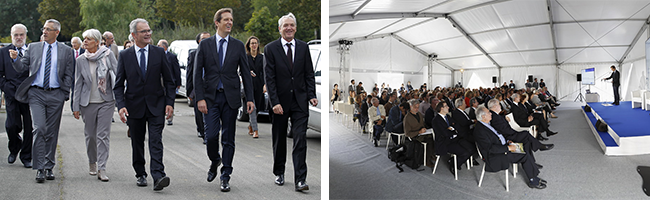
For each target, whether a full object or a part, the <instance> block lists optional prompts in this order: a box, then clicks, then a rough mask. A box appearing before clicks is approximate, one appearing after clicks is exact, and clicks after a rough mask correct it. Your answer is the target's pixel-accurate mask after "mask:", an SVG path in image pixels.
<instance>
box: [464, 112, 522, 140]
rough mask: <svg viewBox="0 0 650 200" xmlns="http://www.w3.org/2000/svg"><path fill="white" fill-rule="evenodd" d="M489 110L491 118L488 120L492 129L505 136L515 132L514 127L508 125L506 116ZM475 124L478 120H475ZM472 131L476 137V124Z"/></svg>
mask: <svg viewBox="0 0 650 200" xmlns="http://www.w3.org/2000/svg"><path fill="white" fill-rule="evenodd" d="M490 112H491V113H492V120H491V121H490V125H491V126H492V127H493V128H494V129H496V130H497V131H498V132H499V133H501V134H503V135H504V136H506V137H507V136H511V135H514V134H515V133H517V131H515V129H512V127H511V126H510V124H509V123H508V121H507V120H506V117H504V116H501V115H499V114H497V113H495V112H494V111H491V110H490ZM513 115H514V114H513ZM510 120H514V119H510ZM476 124H479V122H477V123H476ZM474 133H475V134H474V137H476V126H475V127H474Z"/></svg>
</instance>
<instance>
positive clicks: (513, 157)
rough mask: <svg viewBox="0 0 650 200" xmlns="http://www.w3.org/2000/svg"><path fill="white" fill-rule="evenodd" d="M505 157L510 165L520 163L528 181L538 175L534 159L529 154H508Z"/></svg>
mask: <svg viewBox="0 0 650 200" xmlns="http://www.w3.org/2000/svg"><path fill="white" fill-rule="evenodd" d="M507 156H508V160H510V162H511V163H521V167H522V168H524V172H525V173H526V177H528V179H531V178H535V177H537V175H538V174H539V169H538V168H537V165H536V164H535V158H534V157H533V156H532V155H531V154H530V153H529V152H526V153H525V154H522V153H510V152H508V153H507Z"/></svg>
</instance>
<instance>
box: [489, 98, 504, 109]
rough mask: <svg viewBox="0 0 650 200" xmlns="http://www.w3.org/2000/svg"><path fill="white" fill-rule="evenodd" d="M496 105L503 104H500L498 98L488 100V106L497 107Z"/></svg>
mask: <svg viewBox="0 0 650 200" xmlns="http://www.w3.org/2000/svg"><path fill="white" fill-rule="evenodd" d="M495 106H501V105H500V104H499V100H497V99H490V101H488V108H492V107H495Z"/></svg>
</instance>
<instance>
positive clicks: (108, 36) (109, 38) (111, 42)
mask: <svg viewBox="0 0 650 200" xmlns="http://www.w3.org/2000/svg"><path fill="white" fill-rule="evenodd" d="M102 37H103V38H104V41H106V43H105V44H106V47H107V48H108V49H110V50H111V51H112V52H113V55H115V59H116V60H119V59H120V56H119V55H120V54H119V51H118V50H117V45H116V44H115V38H113V33H111V32H109V31H106V32H104V34H103V35H102Z"/></svg>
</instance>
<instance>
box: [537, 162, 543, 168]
mask: <svg viewBox="0 0 650 200" xmlns="http://www.w3.org/2000/svg"><path fill="white" fill-rule="evenodd" d="M535 165H537V169H542V168H544V166H542V165H540V164H537V163H535Z"/></svg>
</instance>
